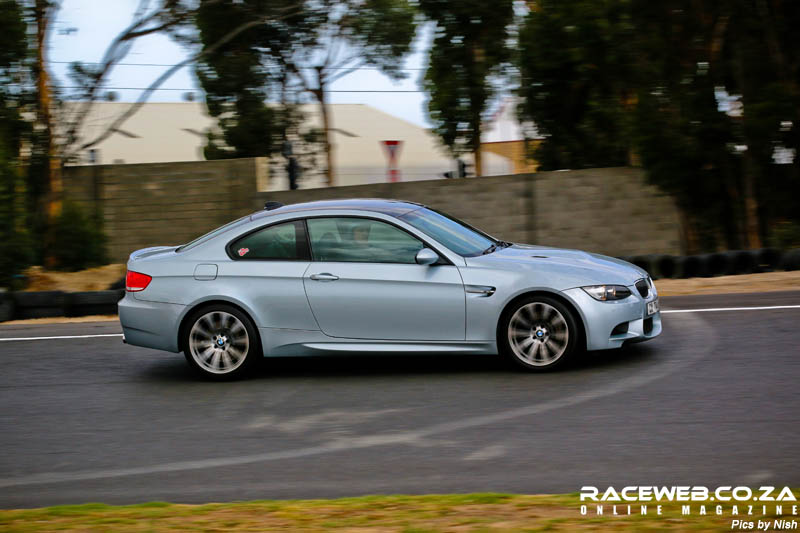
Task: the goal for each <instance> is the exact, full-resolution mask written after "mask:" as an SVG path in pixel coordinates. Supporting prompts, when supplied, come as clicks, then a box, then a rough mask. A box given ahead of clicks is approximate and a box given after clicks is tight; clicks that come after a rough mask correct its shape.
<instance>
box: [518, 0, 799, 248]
mask: <svg viewBox="0 0 800 533" xmlns="http://www.w3.org/2000/svg"><path fill="white" fill-rule="evenodd" d="M799 12H800V10H798V8H797V6H796V5H795V4H794V3H791V2H790V3H787V2H780V1H778V0H774V1H770V0H736V1H733V2H715V1H713V0H708V1H694V0H670V1H666V2H649V1H646V0H615V1H611V2H603V3H601V4H597V3H594V2H589V1H588V0H574V1H570V2H556V1H554V0H541V1H537V2H536V3H535V4H532V7H531V9H530V12H529V14H528V15H527V16H526V20H525V24H524V29H523V31H522V38H521V53H520V58H519V66H520V70H521V72H522V75H523V83H522V87H521V89H520V95H521V96H522V97H523V99H524V103H523V105H522V106H521V114H522V117H523V118H524V119H526V120H532V121H534V122H535V123H536V124H537V127H538V129H539V132H540V133H542V134H543V135H544V141H543V143H542V144H541V146H540V148H539V149H538V151H537V153H536V155H537V157H539V158H541V159H540V162H541V163H542V166H543V168H545V169H547V168H581V167H589V166H608V165H619V164H624V163H625V162H626V161H630V160H633V159H639V160H640V161H641V164H642V165H643V166H644V168H645V170H646V173H647V176H648V179H649V180H650V181H651V182H653V183H655V184H657V185H658V186H659V187H661V188H662V189H664V190H665V191H667V192H670V193H671V194H673V195H674V197H675V198H676V201H677V204H678V206H679V207H680V208H681V210H682V211H683V214H684V216H683V217H682V219H683V220H682V222H683V224H684V236H685V243H686V246H687V248H688V250H689V251H698V250H702V249H711V250H713V249H716V248H717V247H719V246H720V245H725V246H728V247H732V248H733V247H739V246H749V247H751V248H758V247H760V246H762V242H763V238H764V236H765V235H766V233H767V232H768V228H769V225H770V223H769V220H770V218H771V217H783V218H786V217H790V216H791V215H790V213H797V212H798V211H800V210H798V209H797V201H796V200H794V198H796V197H797V196H796V194H795V195H791V194H789V195H787V194H786V193H787V191H795V192H797V183H796V182H797V180H796V179H794V181H793V180H792V179H791V178H790V176H796V175H797V165H798V161H797V158H796V156H795V157H794V161H793V163H792V164H791V165H782V166H779V165H776V164H775V161H774V160H773V159H774V154H775V150H776V149H777V148H786V149H788V150H790V152H791V150H794V152H791V153H794V154H796V153H797V152H796V150H797V134H796V126H793V125H796V124H797V120H798V118H800V117H798V109H799V108H800V105H798V104H800V100H798V94H800V91H798V90H797V87H798V78H797V72H798V53H797V49H798V46H797V44H799V43H798V42H797V37H796V35H795V33H796V32H794V31H793V29H794V28H795V25H796V24H797V23H798V22H800V21H799V20H798V13H799ZM728 94H730V95H739V96H740V98H739V99H738V101H739V104H740V109H739V111H738V112H726V110H725V108H724V104H725V103H726V102H727V97H726V95H728ZM782 124H783V126H781V125H782ZM779 167H780V168H779ZM794 216H795V218H797V215H794Z"/></svg>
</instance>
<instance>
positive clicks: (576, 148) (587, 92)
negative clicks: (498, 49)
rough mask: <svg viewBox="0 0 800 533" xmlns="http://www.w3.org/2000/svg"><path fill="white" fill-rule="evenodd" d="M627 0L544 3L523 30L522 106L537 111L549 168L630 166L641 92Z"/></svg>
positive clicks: (540, 157)
mask: <svg viewBox="0 0 800 533" xmlns="http://www.w3.org/2000/svg"><path fill="white" fill-rule="evenodd" d="M626 7H627V2H619V1H618V2H591V1H584V2H576V1H571V2H569V1H568V2H563V1H559V0H543V1H540V2H537V4H536V7H535V8H534V9H532V10H531V12H530V13H529V14H528V15H527V17H526V19H525V23H524V26H523V28H522V30H521V32H520V44H519V46H520V57H521V61H520V65H519V68H520V75H521V77H522V86H521V89H520V95H521V96H522V97H523V98H522V103H521V106H520V111H521V113H522V115H523V116H525V117H526V118H533V119H534V120H535V123H536V127H537V129H538V131H539V133H540V134H543V135H546V136H547V141H546V142H544V143H541V145H540V147H539V149H538V151H537V153H536V160H537V161H538V162H539V164H540V165H541V168H542V170H553V169H561V168H591V167H605V166H618V165H625V164H627V162H628V150H629V142H628V141H629V129H630V119H629V117H628V116H626V113H625V109H626V103H628V102H629V101H630V100H631V99H632V98H633V97H634V93H633V90H634V87H633V86H632V85H631V84H630V79H631V75H632V70H633V68H634V66H633V64H634V61H635V59H634V57H633V47H632V46H630V43H631V40H632V37H633V34H634V27H633V21H632V20H631V15H630V13H629V12H628V10H627V9H626Z"/></svg>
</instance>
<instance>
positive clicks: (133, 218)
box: [64, 159, 257, 262]
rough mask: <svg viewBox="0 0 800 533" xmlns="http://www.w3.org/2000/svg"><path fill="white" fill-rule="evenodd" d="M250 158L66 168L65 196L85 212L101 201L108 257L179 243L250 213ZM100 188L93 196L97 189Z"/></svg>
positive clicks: (253, 177) (252, 181)
mask: <svg viewBox="0 0 800 533" xmlns="http://www.w3.org/2000/svg"><path fill="white" fill-rule="evenodd" d="M256 174H257V173H256V166H255V160H254V159H231V160H220V161H199V162H183V163H152V164H135V165H98V166H93V167H70V168H67V169H66V172H65V176H64V183H65V191H66V195H67V197H69V198H74V199H75V200H76V201H78V202H79V203H81V204H84V205H85V206H86V207H87V208H90V209H91V208H92V207H93V206H94V205H95V202H94V198H95V197H97V198H99V203H100V207H101V209H102V215H103V222H104V230H105V232H106V235H107V236H108V243H109V250H108V251H109V256H110V258H111V260H112V261H114V262H125V261H126V260H127V257H128V255H129V254H130V253H131V252H132V251H134V250H138V249H140V248H145V247H147V246H157V245H170V244H181V243H185V242H188V241H190V240H192V239H194V238H195V237H197V236H199V235H202V234H203V233H205V232H207V231H210V230H212V229H214V228H216V227H218V226H221V225H222V224H224V223H226V222H229V221H230V220H233V219H235V218H238V217H240V216H243V215H245V214H247V213H249V212H250V211H252V209H251V207H252V202H253V195H254V194H255V191H256V183H255V181H256ZM95 183H96V184H97V186H96V189H99V192H98V193H94V192H93V191H94V190H95V185H94V184H95Z"/></svg>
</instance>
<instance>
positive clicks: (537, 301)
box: [497, 295, 579, 372]
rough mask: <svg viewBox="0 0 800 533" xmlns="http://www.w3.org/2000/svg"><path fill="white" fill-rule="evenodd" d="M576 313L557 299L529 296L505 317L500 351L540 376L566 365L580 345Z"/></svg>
mask: <svg viewBox="0 0 800 533" xmlns="http://www.w3.org/2000/svg"><path fill="white" fill-rule="evenodd" d="M578 329H579V328H578V323H577V322H576V320H575V317H574V316H573V314H572V312H570V310H569V309H568V308H567V306H565V305H564V304H562V303H561V302H559V301H558V300H556V299H554V298H549V297H547V296H538V295H535V296H529V297H526V298H522V299H521V300H518V301H517V302H515V303H514V304H513V305H511V306H509V308H508V309H506V311H505V312H504V313H503V317H502V318H501V320H500V324H499V327H498V331H497V337H498V338H497V342H498V345H499V347H500V350H501V351H502V352H503V353H504V354H505V355H506V356H507V357H509V358H510V359H511V360H512V361H514V362H515V363H516V364H517V365H518V366H520V367H521V368H524V369H525V370H529V371H533V372H537V371H545V370H552V369H554V368H558V367H561V366H564V365H566V364H567V363H568V362H569V361H570V359H571V358H572V356H573V354H574V353H575V351H576V349H577V347H578V345H579V342H578V339H579V333H578Z"/></svg>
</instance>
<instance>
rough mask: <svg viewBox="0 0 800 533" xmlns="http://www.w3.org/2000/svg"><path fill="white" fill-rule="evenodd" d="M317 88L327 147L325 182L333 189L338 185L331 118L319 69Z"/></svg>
mask: <svg viewBox="0 0 800 533" xmlns="http://www.w3.org/2000/svg"><path fill="white" fill-rule="evenodd" d="M317 87H318V89H317V90H316V91H314V96H316V97H317V102H318V103H319V113H320V116H321V117H322V141H323V144H324V146H325V165H326V168H325V182H326V184H327V185H328V187H333V186H334V185H335V184H336V175H335V172H334V167H333V143H331V128H332V125H331V117H330V115H329V114H328V111H329V109H328V104H327V102H326V94H325V78H324V75H323V73H322V69H319V68H318V69H317Z"/></svg>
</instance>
